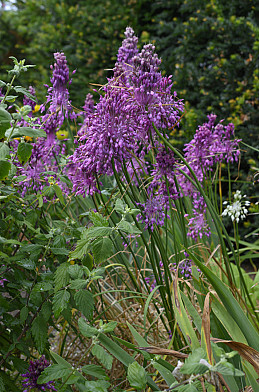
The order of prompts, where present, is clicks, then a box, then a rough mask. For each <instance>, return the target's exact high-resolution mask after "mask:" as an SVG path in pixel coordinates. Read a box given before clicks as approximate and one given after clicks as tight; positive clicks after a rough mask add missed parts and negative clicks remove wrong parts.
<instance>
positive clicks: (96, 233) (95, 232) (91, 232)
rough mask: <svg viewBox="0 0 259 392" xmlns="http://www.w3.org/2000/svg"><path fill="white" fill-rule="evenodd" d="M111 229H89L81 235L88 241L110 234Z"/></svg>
mask: <svg viewBox="0 0 259 392" xmlns="http://www.w3.org/2000/svg"><path fill="white" fill-rule="evenodd" d="M112 231H113V229H112V228H111V227H102V226H99V227H94V226H92V227H89V229H87V230H86V231H85V233H84V234H83V236H84V237H86V238H88V239H90V238H95V237H106V236H109V235H110V234H111V233H112Z"/></svg>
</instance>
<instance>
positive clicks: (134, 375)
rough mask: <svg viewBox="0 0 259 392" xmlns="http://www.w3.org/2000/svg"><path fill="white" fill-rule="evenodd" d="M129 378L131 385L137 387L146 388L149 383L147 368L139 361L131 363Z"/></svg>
mask: <svg viewBox="0 0 259 392" xmlns="http://www.w3.org/2000/svg"><path fill="white" fill-rule="evenodd" d="M127 379H128V381H129V383H130V385H131V386H132V387H134V388H136V389H144V388H145V387H146V384H147V375H146V371H145V369H144V368H143V367H142V366H140V365H139V363H138V362H136V361H135V362H133V363H131V364H130V365H129V367H128V371H127Z"/></svg>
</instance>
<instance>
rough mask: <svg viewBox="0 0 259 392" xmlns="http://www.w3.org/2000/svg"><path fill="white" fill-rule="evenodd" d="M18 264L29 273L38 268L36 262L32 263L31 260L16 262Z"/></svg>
mask: <svg viewBox="0 0 259 392" xmlns="http://www.w3.org/2000/svg"><path fill="white" fill-rule="evenodd" d="M16 264H18V265H20V266H21V267H23V268H25V269H27V270H29V271H32V270H34V269H35V268H36V265H35V263H34V261H32V260H30V259H25V260H18V261H16Z"/></svg>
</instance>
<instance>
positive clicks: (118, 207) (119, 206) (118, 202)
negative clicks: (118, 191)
mask: <svg viewBox="0 0 259 392" xmlns="http://www.w3.org/2000/svg"><path fill="white" fill-rule="evenodd" d="M114 209H115V211H116V212H118V213H119V214H123V213H124V211H125V206H124V203H123V201H122V200H121V199H117V200H116V202H115V206H114Z"/></svg>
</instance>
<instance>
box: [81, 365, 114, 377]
mask: <svg viewBox="0 0 259 392" xmlns="http://www.w3.org/2000/svg"><path fill="white" fill-rule="evenodd" d="M81 370H82V372H84V373H85V374H87V375H88V376H93V377H96V378H98V379H99V380H107V379H108V376H107V375H106V373H105V370H104V369H103V368H102V367H101V366H99V365H85V366H83V367H82V369H81Z"/></svg>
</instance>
